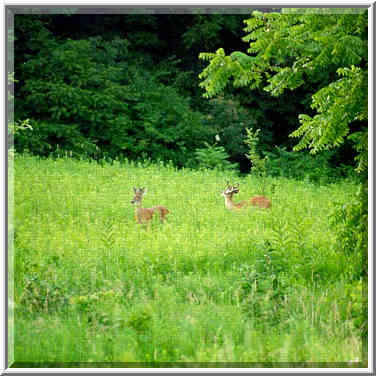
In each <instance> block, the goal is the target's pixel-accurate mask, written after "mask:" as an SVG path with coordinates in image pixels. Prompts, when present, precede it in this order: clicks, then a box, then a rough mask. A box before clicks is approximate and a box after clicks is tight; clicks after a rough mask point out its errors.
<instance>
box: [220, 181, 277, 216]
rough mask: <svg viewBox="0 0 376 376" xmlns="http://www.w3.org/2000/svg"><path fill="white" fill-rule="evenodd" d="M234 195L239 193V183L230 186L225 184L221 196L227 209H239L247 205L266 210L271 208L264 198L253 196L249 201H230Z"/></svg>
mask: <svg viewBox="0 0 376 376" xmlns="http://www.w3.org/2000/svg"><path fill="white" fill-rule="evenodd" d="M236 193H239V183H237V184H235V185H230V183H229V182H227V187H226V189H225V190H224V191H223V192H222V193H221V195H222V196H223V197H224V198H225V205H226V208H227V209H230V210H232V209H241V208H244V207H247V206H249V205H252V206H257V207H259V208H263V209H268V208H270V207H271V206H272V203H271V201H270V200H269V199H268V198H266V197H265V196H255V197H252V198H251V199H250V200H249V201H241V202H234V201H232V195H233V194H236Z"/></svg>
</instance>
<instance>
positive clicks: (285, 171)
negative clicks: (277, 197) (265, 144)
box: [265, 146, 342, 184]
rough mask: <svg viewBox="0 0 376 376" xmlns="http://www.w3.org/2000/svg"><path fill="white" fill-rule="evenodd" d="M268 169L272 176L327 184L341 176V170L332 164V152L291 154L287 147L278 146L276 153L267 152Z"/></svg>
mask: <svg viewBox="0 0 376 376" xmlns="http://www.w3.org/2000/svg"><path fill="white" fill-rule="evenodd" d="M265 154H266V156H267V157H268V159H267V162H266V169H267V172H268V174H269V175H271V176H283V177H286V178H293V179H297V180H303V179H307V180H309V181H312V182H316V183H320V184H326V183H330V182H333V181H334V180H335V179H336V178H339V177H340V176H341V172H342V171H341V170H340V169H335V168H333V167H332V166H331V164H330V158H331V156H332V154H333V153H332V152H328V151H327V152H322V153H320V154H317V155H312V154H310V153H308V152H293V151H292V152H289V151H287V149H286V147H278V146H276V147H275V149H274V152H270V151H266V152H265Z"/></svg>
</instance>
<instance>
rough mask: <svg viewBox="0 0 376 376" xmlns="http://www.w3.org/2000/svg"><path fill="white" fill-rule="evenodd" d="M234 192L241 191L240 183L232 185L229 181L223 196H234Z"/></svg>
mask: <svg viewBox="0 0 376 376" xmlns="http://www.w3.org/2000/svg"><path fill="white" fill-rule="evenodd" d="M234 193H239V183H236V184H235V185H230V182H229V181H227V183H226V189H225V190H224V191H223V192H222V196H232V195H233V194H234Z"/></svg>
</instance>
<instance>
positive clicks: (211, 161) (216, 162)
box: [195, 142, 237, 171]
mask: <svg viewBox="0 0 376 376" xmlns="http://www.w3.org/2000/svg"><path fill="white" fill-rule="evenodd" d="M204 144H205V146H206V147H205V148H202V149H196V151H195V156H196V159H197V161H198V163H199V166H200V167H202V168H209V169H214V168H215V169H218V170H220V171H229V170H235V169H236V168H237V164H236V163H231V162H230V161H228V158H229V155H228V154H227V152H226V150H225V148H224V147H223V146H217V144H214V145H210V144H209V143H207V142H204Z"/></svg>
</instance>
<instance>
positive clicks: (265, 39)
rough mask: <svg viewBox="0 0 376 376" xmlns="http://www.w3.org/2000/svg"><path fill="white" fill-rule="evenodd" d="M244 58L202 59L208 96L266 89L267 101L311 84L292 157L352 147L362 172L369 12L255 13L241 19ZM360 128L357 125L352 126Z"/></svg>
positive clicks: (207, 56)
mask: <svg viewBox="0 0 376 376" xmlns="http://www.w3.org/2000/svg"><path fill="white" fill-rule="evenodd" d="M246 24H247V27H246V29H245V30H246V31H247V32H248V34H247V35H246V36H245V37H244V38H243V39H244V41H246V42H250V48H249V49H248V54H245V53H243V52H240V51H235V52H232V53H231V54H230V55H226V54H225V51H224V49H223V48H220V49H218V50H217V51H216V52H215V53H202V54H201V55H200V57H201V58H202V59H203V60H207V61H209V62H210V64H209V66H208V67H206V68H205V69H204V71H203V72H202V73H201V75H200V77H201V78H202V79H203V81H202V83H201V86H202V87H204V88H205V90H206V94H205V95H206V97H212V96H214V95H216V94H218V93H220V92H222V91H223V89H224V88H225V87H226V85H227V84H228V82H229V80H230V79H233V84H234V86H236V87H239V86H248V87H250V88H251V89H254V88H258V87H260V86H263V87H264V90H265V91H267V92H270V93H271V94H272V95H273V96H279V95H281V94H283V93H284V92H285V91H286V90H295V89H297V88H299V87H301V86H302V85H307V83H310V85H311V89H314V92H313V95H312V102H311V107H312V109H314V110H316V111H317V114H315V115H313V116H310V115H309V114H301V115H299V121H300V127H299V128H298V129H297V130H295V131H294V132H293V133H292V134H291V136H293V137H300V141H299V143H298V145H296V147H295V149H296V150H301V149H303V148H305V147H309V148H311V150H312V152H313V153H316V152H317V151H321V150H324V149H330V148H333V147H336V146H339V145H341V144H343V142H344V140H345V138H346V137H349V138H350V139H351V140H355V141H356V149H357V152H358V154H357V157H356V159H357V161H358V166H357V168H358V170H359V171H361V170H365V169H366V166H367V121H366V120H367V111H368V107H367V104H368V103H367V102H368V96H367V94H368V93H367V77H368V71H367V13H366V12H365V11H364V12H360V13H355V14H354V13H340V14H317V12H314V11H312V12H307V13H305V12H303V14H300V13H299V12H297V13H290V12H289V13H287V14H284V13H282V14H281V13H261V12H254V13H253V17H252V18H250V19H248V20H246ZM355 122H358V123H359V124H354V123H355ZM350 135H351V136H350Z"/></svg>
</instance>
